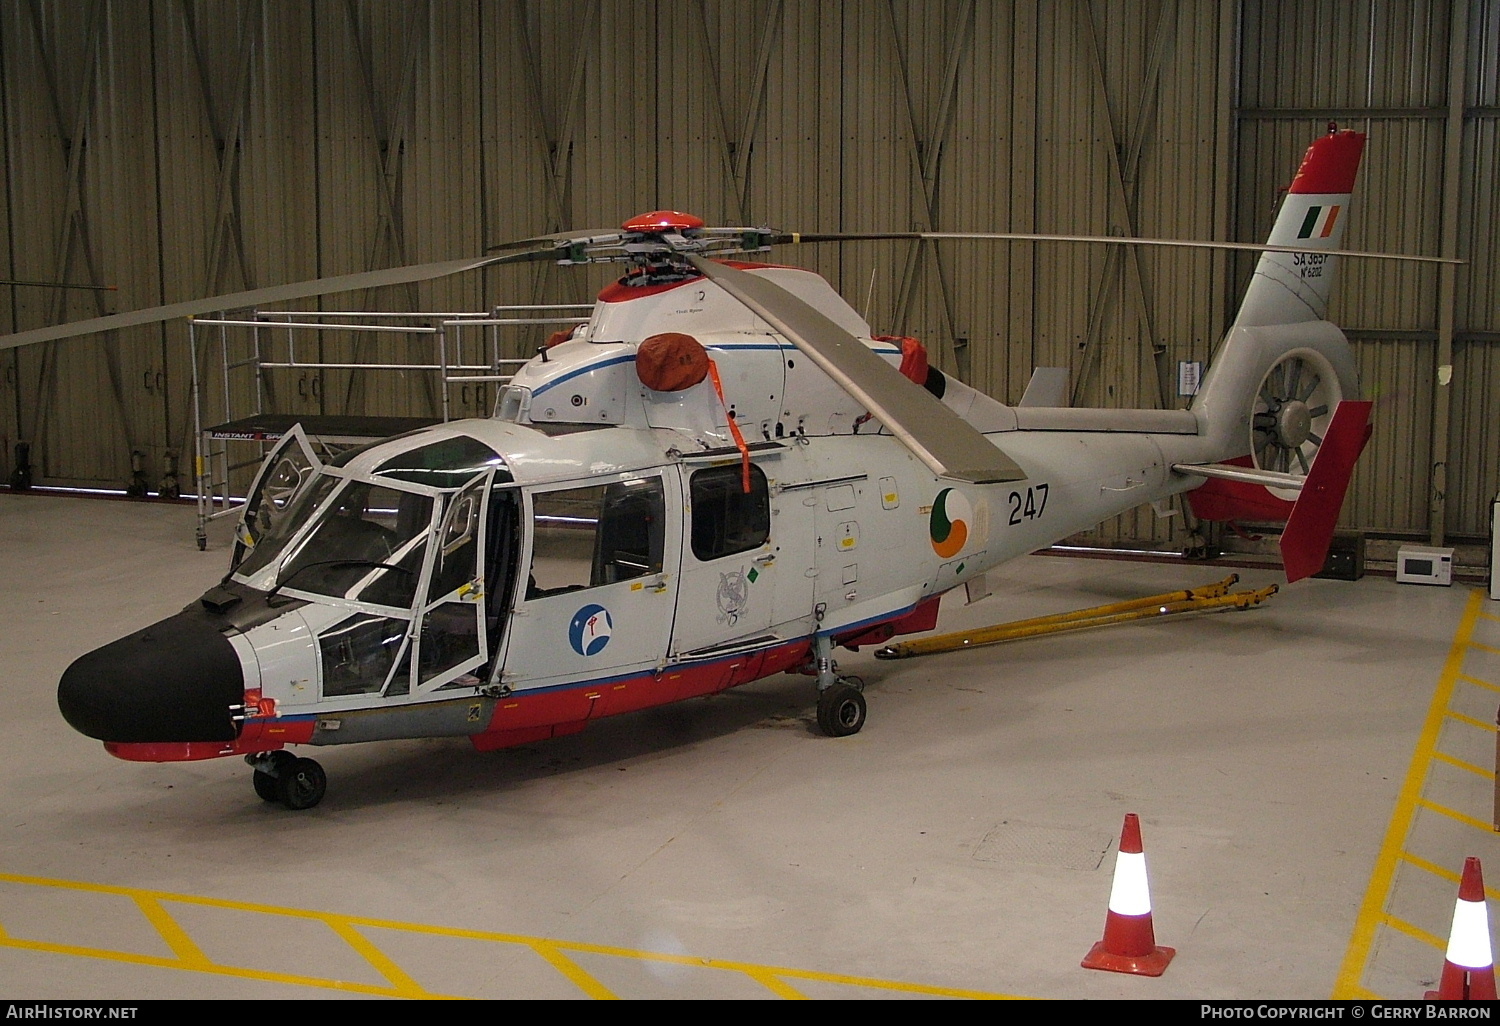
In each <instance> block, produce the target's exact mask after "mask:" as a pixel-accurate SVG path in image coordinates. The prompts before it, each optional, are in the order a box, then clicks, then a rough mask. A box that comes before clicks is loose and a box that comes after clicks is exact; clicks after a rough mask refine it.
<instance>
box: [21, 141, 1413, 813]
mask: <svg viewBox="0 0 1500 1026" xmlns="http://www.w3.org/2000/svg"><path fill="white" fill-rule="evenodd" d="M1364 142H1365V136H1364V135H1363V134H1360V133H1357V132H1352V131H1338V130H1336V129H1335V128H1334V127H1333V126H1330V131H1329V134H1327V135H1325V136H1322V137H1320V138H1318V139H1317V140H1315V141H1314V142H1313V144H1312V146H1311V148H1309V150H1308V151H1307V154H1306V156H1305V158H1304V159H1303V161H1302V164H1301V166H1300V170H1299V171H1298V174H1297V176H1296V178H1295V180H1294V181H1293V183H1292V185H1291V187H1290V189H1289V191H1288V192H1287V194H1286V195H1285V198H1284V200H1283V202H1282V205H1281V208H1280V210H1279V212H1278V215H1277V218H1276V221H1275V225H1274V227H1273V229H1272V231H1271V233H1270V236H1269V239H1268V241H1267V243H1266V244H1265V245H1263V246H1261V245H1255V246H1252V245H1248V244H1233V243H1182V244H1185V245H1209V246H1219V247H1224V248H1231V249H1233V248H1240V249H1253V250H1259V251H1261V255H1260V257H1259V263H1258V266H1257V268H1256V271H1255V274H1254V276H1253V278H1252V280H1251V282H1250V285H1249V287H1248V290H1247V292H1246V295H1245V297H1244V300H1243V304H1242V306H1241V307H1240V310H1239V312H1238V316H1237V317H1236V319H1235V321H1234V323H1233V325H1232V326H1231V327H1230V328H1229V330H1228V332H1227V333H1226V335H1225V337H1224V339H1223V340H1222V342H1221V343H1220V346H1219V348H1218V350H1217V352H1216V354H1215V358H1214V360H1213V361H1212V362H1211V364H1210V366H1209V368H1208V370H1207V372H1206V374H1205V376H1204V377H1203V380H1202V382H1201V386H1200V388H1199V390H1198V392H1197V394H1196V396H1195V397H1194V399H1193V401H1192V404H1191V406H1190V408H1188V409H1181V410H1170V409H1155V410H1145V409H1142V410H1117V409H1086V408H1072V407H1068V406H1066V405H1065V404H1064V402H1063V400H1062V398H1061V394H1060V390H1059V389H1057V388H1056V387H1049V386H1048V382H1047V381H1046V380H1044V377H1045V376H1043V375H1041V374H1040V372H1039V373H1038V375H1037V376H1036V377H1034V378H1033V384H1032V387H1030V388H1028V390H1027V394H1026V396H1025V398H1023V399H1022V401H1021V402H1020V403H1019V405H1016V406H1009V405H1005V404H1003V403H1000V402H998V401H996V400H995V399H993V398H991V397H989V396H987V395H985V394H984V393H982V392H980V391H978V390H976V389H974V388H972V387H970V386H968V385H966V384H964V383H962V382H960V381H958V380H956V379H954V378H953V377H952V376H951V375H948V374H945V373H943V372H942V371H940V370H939V369H938V368H936V367H934V366H931V365H930V364H929V363H928V362H927V359H926V355H925V350H924V349H923V347H922V346H921V344H920V343H918V342H916V341H915V340H912V339H900V338H891V337H885V336H877V335H875V334H874V333H873V332H872V329H871V327H870V325H869V324H868V323H867V322H866V321H865V319H864V318H863V317H862V316H861V315H860V314H859V313H858V312H857V311H856V310H855V309H854V308H853V307H852V306H850V304H849V303H847V302H846V301H845V300H844V299H843V298H842V297H840V296H839V294H838V293H837V292H836V291H835V290H834V289H833V287H832V286H831V285H830V284H829V283H828V282H827V281H826V280H824V279H823V278H822V277H820V276H819V275H817V274H815V273H813V272H811V271H808V270H803V269H800V268H796V267H791V266H784V265H778V264H771V263H764V262H749V261H736V260H733V259H731V258H732V257H734V256H736V255H740V254H753V253H763V252H765V251H767V250H769V249H771V248H772V247H774V246H780V245H788V244H797V243H805V242H819V241H828V240H835V239H848V238H953V237H959V238H1001V239H1007V238H1021V239H1034V238H1039V236H1034V235H1012V234H1003V233H973V234H957V233H946V234H945V233H886V234H879V235H875V234H868V233H867V234H863V235H859V236H849V235H823V236H819V235H801V234H796V233H785V232H780V231H776V230H773V229H768V228H715V227H710V226H708V225H706V224H705V223H704V222H703V221H702V220H701V219H699V218H697V217H695V216H693V215H690V214H685V213H682V212H678V211H670V210H666V211H654V212H651V213H649V214H644V215H641V216H639V217H635V218H632V219H631V220H629V221H627V222H625V223H624V225H623V226H622V227H621V228H620V229H619V230H609V231H604V230H600V231H593V232H571V233H566V234H563V235H554V236H546V237H543V238H541V239H531V240H525V241H524V242H520V243H514V244H509V245H507V246H505V247H499V248H500V250H501V251H500V252H499V253H497V254H491V255H488V256H485V257H480V258H476V259H472V260H457V261H448V262H444V263H440V264H426V265H419V266H416V267H411V268H403V269H393V270H388V271H376V272H368V273H366V274H361V275H350V276H345V277H342V278H334V279H323V280H321V281H318V282H308V283H300V284H297V285H291V286H278V287H273V288H268V289H260V290H255V291H252V292H246V293H239V294H236V295H233V296H223V297H216V298H213V299H205V300H196V301H192V302H189V303H179V304H174V305H172V306H167V307H158V308H154V309H152V310H144V311H136V312H131V313H126V314H117V315H113V316H111V317H106V318H99V319H95V320H92V321H81V322H75V323H71V324H65V325H58V326H54V327H49V328H43V329H36V330H33V331H29V332H23V333H19V334H16V335H13V336H11V337H10V338H7V339H0V346H5V347H8V346H12V345H21V344H26V343H28V342H35V341H44V340H46V339H49V338H63V337H67V336H69V335H74V334H82V333H84V332H88V331H97V330H105V329H107V328H114V327H123V326H126V325H127V324H139V323H148V322H151V321H160V320H165V319H168V318H172V317H179V316H196V315H200V314H203V313H207V312H211V311H218V310H229V309H239V308H244V307H249V306H254V305H257V304H264V303H274V302H280V301H285V300H288V299H293V298H302V297H305V296H309V295H316V294H321V293H326V292H333V291H341V290H347V289H350V288H364V287H369V286H371V285H374V284H389V283H394V282H404V281H415V280H424V279H429V278H435V277H440V276H442V275H445V274H452V273H458V272H459V271H464V270H471V269H474V268H476V267H481V266H488V265H491V264H496V263H504V262H510V261H518V260H555V261H557V262H559V263H561V264H564V265H568V264H582V263H589V262H594V261H618V262H622V263H623V264H624V265H625V268H626V270H625V273H624V274H623V276H621V277H620V278H619V279H618V280H616V281H614V282H612V283H611V284H609V285H607V286H606V287H605V288H604V289H603V291H602V292H601V293H600V294H599V296H598V300H597V302H596V303H595V305H594V307H593V310H592V314H591V316H590V317H589V319H588V321H587V323H584V324H582V325H580V326H578V328H577V329H576V330H574V331H572V332H571V334H568V335H566V336H564V337H559V338H555V339H554V340H553V343H552V344H550V345H549V346H547V347H545V348H543V349H542V350H541V351H540V352H539V354H538V355H537V357H535V358H534V359H532V360H530V361H529V362H528V363H527V364H526V365H525V366H523V367H521V368H520V369H519V370H518V371H517V373H516V374H515V375H514V377H513V379H512V380H511V381H510V382H509V384H508V386H507V387H506V388H505V390H504V391H503V392H502V393H501V395H500V396H499V398H498V402H497V406H496V410H495V413H494V415H493V416H492V417H490V418H486V419H471V420H461V421H453V422H448V423H444V424H440V425H436V426H432V427H428V428H424V429H420V430H417V431H413V432H410V433H408V434H405V435H399V436H396V437H394V438H388V439H383V440H380V441H376V442H372V443H370V444H366V445H362V446H358V447H356V448H351V449H347V450H345V451H343V452H341V453H339V454H338V455H337V456H336V457H333V458H331V459H325V458H322V457H320V456H319V455H318V452H317V450H316V449H315V447H314V446H313V445H312V444H311V441H310V440H309V438H308V436H307V435H306V433H305V432H304V431H302V430H301V428H294V429H293V430H291V431H290V432H288V433H287V434H286V435H285V436H284V437H283V438H282V439H281V440H280V442H279V443H278V444H277V445H276V446H275V448H274V449H272V451H271V452H270V453H269V455H268V456H267V457H266V459H265V461H264V463H263V465H262V467H261V469H260V471H259V473H258V475H257V476H256V478H255V480H254V482H253V483H252V485H251V487H250V489H249V492H248V495H247V498H246V501H245V504H244V506H243V512H242V516H241V519H240V521H239V524H238V526H237V528H236V531H235V536H234V541H233V545H232V553H231V556H230V566H229V572H228V573H227V574H226V575H225V577H224V578H223V580H222V581H221V582H220V583H219V584H218V585H216V586H215V587H213V588H211V589H209V591H207V592H206V593H205V594H204V595H203V596H202V598H201V599H200V600H198V601H196V602H193V603H192V604H190V605H189V606H188V607H187V608H185V609H184V610H183V611H181V612H180V613H178V614H176V615H175V616H172V617H169V618H167V619H165V620H162V621H160V622H158V623H155V624H152V625H150V626H148V627H145V628H143V629H142V630H139V631H137V632H135V633H133V634H130V635H128V636H127V637H125V638H122V639H120V640H118V641H115V642H113V643H111V644H109V645H105V646H104V647H102V648H99V649H97V650H95V651H93V652H90V653H87V654H85V655H83V656H81V657H79V658H78V659H77V660H76V661H74V662H73V663H72V665H71V666H69V667H68V669H67V670H66V672H65V673H64V674H63V676H62V679H61V681H60V683H59V686H58V704H59V708H60V711H61V713H62V715H63V717H64V719H65V720H66V721H67V722H68V723H69V724H70V725H71V726H72V727H74V728H75V729H76V730H78V731H80V732H81V733H83V734H85V735H87V736H89V737H92V738H95V739H98V740H100V741H102V742H103V743H104V747H105V749H106V750H107V751H108V752H109V753H110V754H111V755H114V756H116V757H118V758H121V759H125V760H132V761H153V762H170V761H184V760H197V759H209V758H218V757H225V756H235V755H238V756H242V757H244V758H245V760H246V761H247V762H248V763H249V764H250V766H251V767H252V770H253V772H252V781H253V785H254V790H255V792H256V794H257V795H258V796H259V797H261V798H262V799H265V800H266V801H268V802H279V803H281V804H282V805H284V806H286V807H287V808H290V809H307V808H311V807H313V806H315V805H317V804H318V803H319V802H320V801H321V800H322V799H323V797H324V795H325V793H326V788H327V776H326V774H325V772H324V770H323V769H322V767H321V766H320V765H319V764H318V763H317V762H316V761H315V760H313V759H310V758H305V757H301V756H298V755H296V754H294V753H293V752H291V751H288V746H292V745H334V744H348V743H354V742H365V741H379V740H394V739H402V738H425V737H467V738H468V739H469V741H470V742H471V744H472V745H473V747H474V748H475V749H477V750H478V751H480V752H488V751H493V750H497V749H501V748H505V747H510V746H515V745H522V744H529V743H532V742H537V741H541V740H543V739H547V738H551V737H557V736H561V735H567V734H572V733H576V732H578V731H581V730H583V729H584V728H585V727H586V726H587V725H588V724H589V722H590V721H592V720H595V719H597V718H600V717H604V716H612V715H618V714H623V713H628V712H632V711H635V710H640V709H644V708H648V707H651V706H657V705H662V704H665V703H669V702H676V701H681V700H684V699H688V698H692V697H695V696H702V695H709V694H713V693H716V692H719V691H723V690H725V689H727V688H731V687H735V686H738V685H741V684H746V683H748V682H751V681H754V680H758V679H761V678H765V677H768V676H770V675H772V674H779V673H783V672H791V673H797V672H800V673H805V674H807V675H808V676H810V677H812V678H814V680H815V682H816V691H817V723H818V726H819V728H820V730H821V731H822V732H823V733H824V734H826V735H829V736H832V737H845V736H849V735H852V734H855V733H857V732H858V731H859V730H860V729H861V728H862V727H863V726H864V725H865V722H866V714H867V705H866V699H865V696H864V694H863V684H862V682H861V681H859V680H858V679H857V678H853V677H849V676H846V675H842V674H840V673H839V669H838V663H837V661H836V660H835V658H834V650H835V649H836V648H838V647H847V648H855V649H857V647H858V646H861V645H868V644H879V643H883V642H884V641H886V640H887V639H889V638H891V637H893V636H895V635H898V634H906V633H914V632H921V631H926V630H930V629H932V628H933V627H935V625H936V621H937V613H938V603H939V599H940V597H941V596H942V595H943V594H945V593H947V592H949V591H951V590H953V589H955V588H957V587H959V586H960V585H964V584H967V583H969V582H973V581H975V579H976V578H978V577H979V576H980V575H982V574H983V573H984V572H985V571H986V570H988V569H990V568H992V567H994V566H996V565H998V564H1000V563H1002V562H1005V561H1007V560H1010V559H1012V558H1014V557H1016V556H1019V555H1022V554H1025V553H1029V552H1033V551H1035V550H1037V549H1040V548H1044V547H1046V546H1048V545H1050V544H1052V543H1053V542H1055V541H1057V540H1059V539H1062V538H1065V537H1067V536H1068V535H1071V534H1074V533H1076V532H1078V531H1081V530H1084V529H1087V528H1088V527H1091V526H1093V525H1095V524H1097V523H1099V522H1100V521H1102V520H1104V519H1106V518H1108V517H1110V516H1114V515H1116V514H1118V513H1121V512H1123V511H1125V510H1128V509H1130V508H1133V507H1135V506H1138V505H1141V504H1144V503H1157V504H1162V503H1164V502H1165V501H1166V500H1168V499H1169V498H1171V497H1172V496H1174V495H1177V494H1180V493H1190V495H1189V498H1190V501H1195V502H1198V501H1199V500H1201V505H1202V507H1203V508H1202V509H1201V510H1200V512H1201V513H1202V515H1204V516H1206V517H1210V518H1217V519H1228V518H1230V517H1233V516H1236V515H1241V516H1242V515H1245V512H1246V511H1254V512H1257V513H1262V514H1263V513H1264V512H1265V511H1266V510H1268V509H1269V510H1271V511H1272V512H1273V513H1277V512H1279V513H1280V515H1281V516H1284V517H1286V518H1287V527H1286V530H1285V532H1284V533H1283V535H1282V539H1281V546H1282V552H1283V557H1284V563H1285V566H1286V570H1287V576H1288V579H1289V580H1296V579H1298V578H1300V577H1305V576H1308V575H1309V574H1311V573H1313V572H1315V571H1316V570H1318V569H1319V568H1320V567H1321V566H1322V563H1323V560H1324V558H1325V556H1326V553H1327V549H1328V546H1329V543H1330V541H1331V538H1332V535H1333V530H1334V524H1335V521H1336V519H1337V516H1338V513H1339V508H1340V506H1341V504H1342V501H1343V495H1344V492H1345V489H1346V488H1347V485H1348V481H1349V477H1350V474H1351V472H1352V469H1353V465H1354V462H1355V460H1356V459H1357V458H1358V456H1359V454H1360V452H1361V450H1362V448H1363V446H1364V444H1365V442H1366V440H1367V439H1368V437H1369V427H1368V418H1369V413H1370V404H1369V403H1368V402H1361V401H1358V399H1357V396H1358V389H1359V384H1358V376H1357V372H1356V367H1355V361H1354V356H1353V353H1352V351H1351V349H1350V346H1349V344H1348V342H1347V340H1346V339H1345V336H1344V334H1343V333H1342V332H1341V331H1340V330H1339V328H1338V327H1336V326H1335V325H1333V324H1332V323H1330V322H1329V321H1328V320H1327V319H1326V313H1327V309H1328V299H1329V293H1330V290H1331V288H1332V285H1333V279H1334V270H1335V266H1336V264H1337V263H1338V258H1339V257H1340V256H1386V255H1384V254H1369V253H1352V252H1350V251H1345V250H1342V249H1340V248H1339V245H1340V242H1341V239H1342V237H1343V233H1344V230H1345V228H1346V226H1347V223H1348V219H1347V216H1346V212H1347V210H1348V205H1349V201H1350V197H1351V194H1352V192H1353V188H1354V180H1355V176H1356V173H1357V169H1358V166H1359V162H1360V157H1361V155H1362V153H1363V148H1364ZM1040 238H1053V237H1050V236H1040ZM1086 241H1096V242H1109V243H1120V242H1134V243H1137V244H1143V245H1149V244H1163V245H1167V244H1178V243H1175V242H1171V241H1168V240H1131V239H1119V238H1108V239H1092V240H1086ZM1406 259H1429V260H1430V259H1433V258H1419V257H1413V258H1406ZM1054 384H1055V383H1054Z"/></svg>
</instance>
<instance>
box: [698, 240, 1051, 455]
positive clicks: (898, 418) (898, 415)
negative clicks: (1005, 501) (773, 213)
mask: <svg viewBox="0 0 1500 1026" xmlns="http://www.w3.org/2000/svg"><path fill="white" fill-rule="evenodd" d="M686 257H687V260H688V261H689V262H690V263H691V264H692V265H693V266H694V267H695V268H697V269H698V271H699V272H701V273H702V274H703V276H704V277H706V278H708V279H709V280H710V281H712V282H713V283H714V284H716V285H718V286H719V287H721V288H722V289H723V290H724V291H725V292H727V293H729V294H730V295H731V296H733V297H734V298H735V299H738V300H739V301H740V302H741V303H743V304H745V306H746V307H748V308H749V309H750V310H752V311H754V312H755V313H756V314H758V315H759V316H760V317H761V318H762V319H763V320H764V321H765V322H766V323H767V324H769V325H771V327H773V328H775V329H776V330H777V331H779V332H781V334H783V335H785V336H786V338H787V340H788V341H789V342H791V343H792V344H793V345H795V346H796V347H797V348H798V349H799V350H800V351H801V352H802V353H803V354H805V355H806V356H807V357H808V358H809V359H810V360H812V361H813V363H815V364H817V365H818V366H819V367H820V368H821V369H822V370H823V373H825V374H827V375H828V376H829V377H830V378H832V379H833V380H834V382H835V383H836V384H837V385H838V386H839V387H840V388H842V389H843V390H844V391H846V392H848V393H849V394H850V395H851V396H853V397H854V398H855V399H857V400H859V402H861V403H863V404H864V406H865V407H866V409H868V410H869V411H870V412H871V413H872V414H874V415H875V418H876V419H877V420H879V421H880V423H881V424H883V425H885V427H886V428H887V429H888V430H889V431H890V433H891V434H893V435H895V436H896V439H897V440H898V441H899V442H901V444H902V445H904V446H906V448H907V449H909V450H911V453H912V455H914V456H916V457H917V458H918V459H919V460H921V461H922V462H923V463H924V464H926V466H927V467H928V468H929V469H930V470H931V471H932V472H933V473H934V474H936V475H937V476H938V477H949V478H954V479H957V480H960V481H971V482H973V483H975V484H988V483H991V482H996V481H1024V480H1025V479H1026V472H1025V471H1024V470H1022V469H1021V468H1020V467H1018V466H1017V465H1016V463H1015V461H1014V460H1012V459H1011V458H1010V457H1009V456H1007V455H1006V454H1005V453H1003V452H1001V451H1000V449H999V447H997V446H996V445H995V444H994V443H993V442H991V441H990V440H989V439H987V438H986V437H985V436H984V435H982V434H980V433H979V431H977V430H976V429H975V428H974V427H973V426H972V425H971V424H969V423H968V422H967V421H965V420H964V419H963V418H962V417H960V416H959V415H958V414H956V413H954V412H953V411H952V410H951V409H949V408H948V407H947V406H944V405H943V404H942V402H941V401H940V400H938V399H937V398H935V397H934V396H933V395H932V394H931V393H930V392H928V391H927V390H926V389H925V388H923V387H922V386H921V385H918V384H915V383H914V382H912V381H910V380H909V379H907V378H906V377H904V376H903V375H902V374H901V372H900V371H898V370H897V369H896V368H895V367H892V366H891V365H890V364H888V363H886V362H885V360H883V359H882V358H881V357H879V356H877V355H876V354H875V352H874V351H873V350H871V349H870V347H869V346H867V345H865V344H864V343H863V342H861V341H860V340H859V339H857V338H855V337H854V336H853V335H851V334H849V332H847V331H845V330H844V329H843V328H841V327H839V326H838V325H837V324H835V323H834V322H833V321H832V320H830V319H829V318H828V317H826V316H824V315H823V314H822V313H820V312H819V311H817V310H815V309H814V308H813V307H811V306H809V305H808V304H807V303H805V302H803V301H802V300H801V299H799V298H797V297H796V296H794V295H792V294H791V293H790V292H788V291H787V290H786V289H783V288H782V287H781V286H779V285H777V284H775V283H774V282H771V281H767V280H766V279H765V278H762V277H760V276H759V275H756V274H751V273H750V272H749V271H741V270H739V269H737V268H734V267H730V266H728V265H726V264H720V263H715V262H713V261H711V260H704V259H703V258H701V257H698V256H694V255H692V254H686Z"/></svg>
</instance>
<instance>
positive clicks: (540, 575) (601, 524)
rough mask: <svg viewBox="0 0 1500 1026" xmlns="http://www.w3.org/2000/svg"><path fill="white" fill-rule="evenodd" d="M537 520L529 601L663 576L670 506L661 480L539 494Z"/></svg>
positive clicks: (536, 497)
mask: <svg viewBox="0 0 1500 1026" xmlns="http://www.w3.org/2000/svg"><path fill="white" fill-rule="evenodd" d="M532 514H533V522H532V524H533V534H532V539H533V540H532V554H531V580H530V581H529V582H528V585H527V590H526V597H527V598H538V597H542V596H547V595H557V594H561V593H563V592H568V591H578V590H581V589H583V588H597V587H600V586H602V585H606V584H615V583H618V582H620V581H628V580H632V579H634V578H637V577H645V576H647V575H649V574H657V573H661V570H662V558H663V553H664V550H665V547H666V501H665V497H664V494H663V491H662V482H661V478H659V477H650V478H638V479H633V480H628V481H617V482H615V483H613V484H607V485H596V486H593V487H590V488H569V489H564V490H561V491H555V492H538V493H537V494H536V495H534V496H533V497H532Z"/></svg>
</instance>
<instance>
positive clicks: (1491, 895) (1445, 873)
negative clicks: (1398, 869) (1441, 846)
mask: <svg viewBox="0 0 1500 1026" xmlns="http://www.w3.org/2000/svg"><path fill="white" fill-rule="evenodd" d="M1401 861H1403V862H1410V863H1411V864H1412V865H1414V866H1416V867H1417V868H1418V869H1425V870H1427V872H1429V873H1431V874H1432V875H1433V876H1440V877H1442V878H1443V879H1444V880H1447V881H1448V882H1449V883H1451V884H1452V885H1453V886H1454V887H1457V886H1458V885H1459V884H1460V883H1462V882H1463V875H1462V874H1461V873H1455V872H1454V871H1453V870H1451V869H1448V868H1447V867H1446V866H1439V865H1437V864H1436V863H1434V862H1428V861H1427V860H1426V859H1424V858H1422V857H1421V856H1420V855H1413V854H1412V853H1411V852H1409V851H1408V852H1403V853H1402V855H1401ZM1484 896H1485V897H1486V898H1488V899H1489V900H1490V901H1500V887H1491V886H1489V885H1488V884H1486V885H1485V888H1484Z"/></svg>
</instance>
